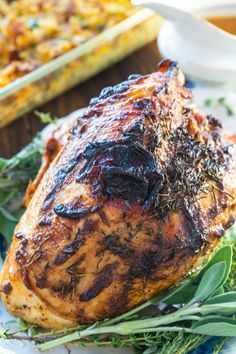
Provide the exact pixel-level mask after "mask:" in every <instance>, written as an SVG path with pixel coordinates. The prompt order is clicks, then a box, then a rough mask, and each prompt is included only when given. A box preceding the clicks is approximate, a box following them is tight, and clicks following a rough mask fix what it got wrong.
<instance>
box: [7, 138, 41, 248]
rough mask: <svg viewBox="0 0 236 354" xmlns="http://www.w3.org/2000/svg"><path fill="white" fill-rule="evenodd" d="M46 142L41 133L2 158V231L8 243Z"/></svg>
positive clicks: (21, 211)
mask: <svg viewBox="0 0 236 354" xmlns="http://www.w3.org/2000/svg"><path fill="white" fill-rule="evenodd" d="M43 148H44V142H43V140H42V138H41V135H40V134H37V135H36V137H35V138H34V140H33V141H32V142H31V143H30V144H29V145H27V146H26V147H25V148H24V149H23V150H21V151H20V152H19V153H18V154H16V155H15V156H13V157H12V158H11V159H8V160H7V159H3V158H0V225H1V228H0V232H1V234H2V235H4V237H5V242H6V244H7V245H8V244H9V243H10V241H11V236H12V233H13V230H14V227H15V225H16V223H17V221H18V219H19V217H20V215H21V214H22V213H23V210H24V209H23V208H22V207H21V201H22V198H23V196H24V193H25V190H26V188H27V185H28V183H29V181H30V180H32V179H34V177H35V176H36V174H37V172H38V169H39V167H40V163H41V157H42V153H43Z"/></svg>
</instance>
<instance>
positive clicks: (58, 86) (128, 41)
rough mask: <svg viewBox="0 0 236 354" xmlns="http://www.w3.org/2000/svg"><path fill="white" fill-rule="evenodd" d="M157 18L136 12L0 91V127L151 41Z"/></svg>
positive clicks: (157, 27) (155, 31)
mask: <svg viewBox="0 0 236 354" xmlns="http://www.w3.org/2000/svg"><path fill="white" fill-rule="evenodd" d="M160 24H161V17H160V16H159V15H156V14H154V13H153V12H152V11H151V10H149V9H145V8H144V9H140V10H139V11H138V12H137V13H135V14H134V15H131V16H130V17H128V18H127V19H125V20H123V21H122V22H120V23H118V24H116V25H115V26H113V27H111V28H109V29H107V30H105V31H104V32H102V33H101V34H98V35H97V36H96V37H94V38H92V39H90V40H88V41H87V42H85V43H84V44H81V45H80V46H79V47H77V48H74V49H72V50H70V51H69V52H67V53H65V54H63V55H61V56H59V57H58V58H56V59H54V60H52V61H50V62H49V63H47V64H45V65H43V66H41V67H40V68H38V69H36V70H34V71H32V72H31V73H29V74H27V75H25V76H23V77H21V78H19V79H17V80H15V81H13V82H11V83H10V84H8V85H7V86H5V87H3V88H1V89H0V112H1V115H0V127H3V126H4V125H6V124H8V123H10V122H11V121H13V120H14V119H16V118H17V117H19V116H21V115H23V114H25V113H27V112H28V111H30V110H32V109H33V108H35V107H37V106H39V105H41V104H42V103H45V102H47V101H49V100H50V99H52V98H54V97H56V96H57V95H59V94H61V93H62V92H63V91H65V90H68V89H69V88H71V87H73V86H74V85H76V84H78V83H80V82H82V81H84V80H86V79H88V78H89V77H91V76H93V75H95V74H96V73H98V72H99V71H101V70H103V69H105V68H106V67H108V66H110V65H112V64H113V63H115V62H117V61H119V60H121V59H122V58H123V57H125V56H126V55H128V54H130V53H132V52H133V51H134V50H136V49H138V48H140V47H142V46H143V45H145V44H146V43H149V42H150V41H152V40H153V39H154V38H155V37H156V36H157V33H158V30H159V28H160Z"/></svg>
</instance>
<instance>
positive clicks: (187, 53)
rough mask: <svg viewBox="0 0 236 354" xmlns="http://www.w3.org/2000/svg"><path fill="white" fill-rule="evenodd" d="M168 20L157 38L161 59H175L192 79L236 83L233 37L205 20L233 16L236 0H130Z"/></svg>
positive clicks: (235, 42) (234, 43)
mask: <svg viewBox="0 0 236 354" xmlns="http://www.w3.org/2000/svg"><path fill="white" fill-rule="evenodd" d="M132 2H133V4H135V5H142V6H145V7H149V8H151V9H153V10H154V11H156V12H158V13H159V14H160V15H162V16H163V17H164V18H166V20H167V21H165V23H164V25H163V26H162V28H161V31H160V34H159V36H158V45H159V49H160V52H161V54H162V56H163V57H165V58H170V59H173V60H177V61H178V62H179V64H180V66H181V67H182V68H183V70H184V71H185V73H186V74H187V75H189V76H191V77H195V78H200V79H202V80H205V81H211V82H219V83H223V82H235V83H236V36H234V35H232V34H230V33H227V32H225V31H223V30H221V29H220V28H218V27H216V26H214V25H213V24H211V23H210V22H208V21H206V20H205V19H204V18H205V17H215V16H227V15H228V16H236V0H149V1H145V0H133V1H132Z"/></svg>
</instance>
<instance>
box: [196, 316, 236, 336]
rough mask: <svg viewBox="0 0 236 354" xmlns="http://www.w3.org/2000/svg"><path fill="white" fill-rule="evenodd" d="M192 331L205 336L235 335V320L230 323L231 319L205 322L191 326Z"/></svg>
mask: <svg viewBox="0 0 236 354" xmlns="http://www.w3.org/2000/svg"><path fill="white" fill-rule="evenodd" d="M192 332H193V333H198V334H204V335H207V336H219V337H235V336H236V322H234V323H232V320H230V319H229V320H226V319H225V320H224V322H211V323H206V324H203V325H199V326H198V327H196V328H193V329H192Z"/></svg>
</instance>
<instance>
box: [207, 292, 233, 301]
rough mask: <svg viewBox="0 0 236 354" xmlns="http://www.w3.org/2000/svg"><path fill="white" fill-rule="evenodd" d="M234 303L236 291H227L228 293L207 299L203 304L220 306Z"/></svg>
mask: <svg viewBox="0 0 236 354" xmlns="http://www.w3.org/2000/svg"><path fill="white" fill-rule="evenodd" d="M228 302H235V303H236V291H229V292H228V293H224V294H220V295H217V296H213V297H211V298H210V299H208V300H207V301H206V302H205V304H221V303H228Z"/></svg>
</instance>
